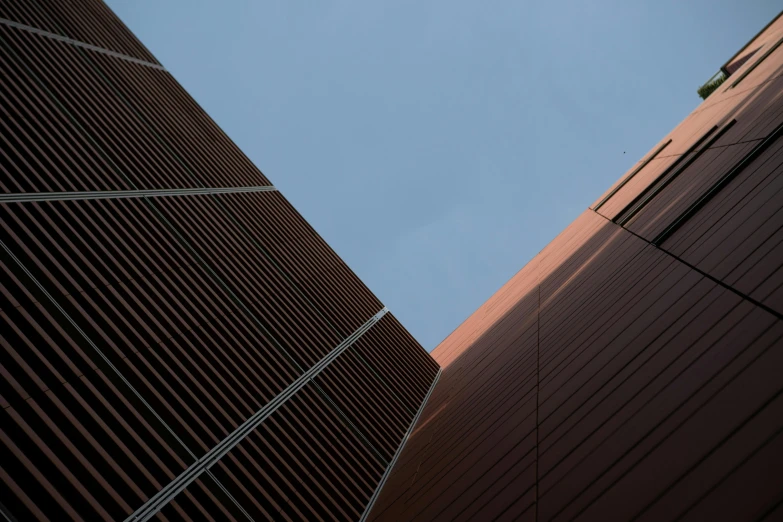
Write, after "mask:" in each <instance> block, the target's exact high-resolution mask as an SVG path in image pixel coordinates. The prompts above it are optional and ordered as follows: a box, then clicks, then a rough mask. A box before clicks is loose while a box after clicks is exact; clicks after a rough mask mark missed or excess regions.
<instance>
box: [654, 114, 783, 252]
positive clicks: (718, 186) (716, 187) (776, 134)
mask: <svg viewBox="0 0 783 522" xmlns="http://www.w3.org/2000/svg"><path fill="white" fill-rule="evenodd" d="M781 135H783V123H781V124H780V125H778V127H777V128H776V129H775V130H774V131H772V133H771V134H770V135H769V136H767V137H766V138H765V139H764V141H762V142H761V143H759V144H758V145H757V146H756V147H755V148H754V149H753V150H752V151H750V152H749V153H748V154H746V155H745V157H744V158H742V159H741V160H739V162H737V164H736V165H734V167H733V168H732V169H731V170H730V171H729V172H728V173H727V174H726V175H725V176H723V177H722V178H721V179H719V180H718V181H717V182H715V183H714V184H713V185H712V186H711V187H710V188H709V189H707V191H706V192H705V193H704V195H702V196H701V197H700V198H699V199H698V200H696V202H695V203H693V204H692V205H691V206H690V207H688V208H687V209H686V210H685V211H684V212H683V213H682V214H680V215H679V216H678V217H677V218H676V219H675V220H674V221H672V223H671V225H669V226H668V227H666V229H665V230H664V231H663V232H661V233H660V234H658V236H657V237H656V238H655V239H653V241H652V243H653V244H654V245H655V246H660V245H661V244H663V242H664V241H666V240H667V239H669V237H671V235H672V234H674V233H675V232H677V230H678V229H679V228H680V227H681V226H682V225H684V224H685V222H687V221H688V220H689V219H690V218H692V217H693V216H694V215H696V213H697V212H698V211H699V210H701V208H702V207H704V206H705V205H706V204H707V203H709V202H710V200H712V198H714V197H715V196H716V195H717V194H718V193H719V192H720V191H721V190H723V189H724V188H725V187H726V185H728V184H729V183H731V181H732V180H733V179H734V178H736V177H737V176H739V174H740V173H741V172H742V171H743V170H745V167H747V166H748V165H750V164H751V163H752V162H753V161H754V160H755V159H756V158H758V157H759V156H760V155H761V154H762V153H763V152H764V151H765V150H767V149H768V148H769V147H770V146H771V145H772V144H773V143H775V141H776V140H777V139H778V138H780V136H781Z"/></svg>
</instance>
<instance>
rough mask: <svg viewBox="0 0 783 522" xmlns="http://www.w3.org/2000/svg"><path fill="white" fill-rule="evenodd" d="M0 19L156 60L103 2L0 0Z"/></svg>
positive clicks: (90, 0) (91, 0) (118, 51)
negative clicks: (0, 2) (1, 1)
mask: <svg viewBox="0 0 783 522" xmlns="http://www.w3.org/2000/svg"><path fill="white" fill-rule="evenodd" d="M0 18H5V19H7V20H11V21H12V22H17V23H20V24H24V25H28V26H31V27H34V28H36V29H41V30H44V31H47V32H50V33H54V34H58V35H61V36H65V37H67V38H71V39H73V40H78V41H80V42H84V43H88V44H91V45H95V46H97V47H101V48H103V49H108V50H110V51H114V52H117V53H121V54H125V55H128V56H131V57H133V58H137V59H140V60H145V61H148V62H152V63H155V64H157V63H158V61H157V60H155V57H154V56H152V54H151V53H150V52H149V51H148V50H147V49H146V48H145V47H144V45H142V43H141V42H139V41H138V40H137V39H136V37H135V36H134V35H133V33H131V32H130V31H129V30H128V28H127V27H125V25H123V23H122V22H121V21H120V20H119V18H117V16H116V15H115V14H114V13H113V12H112V11H111V9H109V7H107V6H106V4H104V3H103V2H96V1H93V0H59V1H57V2H49V1H47V0H3V3H2V4H0Z"/></svg>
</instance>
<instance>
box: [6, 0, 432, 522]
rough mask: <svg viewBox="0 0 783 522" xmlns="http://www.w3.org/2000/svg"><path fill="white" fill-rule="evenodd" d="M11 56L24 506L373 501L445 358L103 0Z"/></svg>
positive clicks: (10, 272)
mask: <svg viewBox="0 0 783 522" xmlns="http://www.w3.org/2000/svg"><path fill="white" fill-rule="evenodd" d="M0 68H1V69H2V72H0V111H2V116H1V117H0V126H1V127H2V130H0V169H1V170H0V183H1V184H2V194H0V213H1V214H2V215H1V216H0V219H1V220H2V232H1V234H2V237H0V239H1V240H2V249H0V255H1V256H2V281H0V282H1V283H2V290H3V291H2V304H1V305H0V308H1V310H0V314H1V315H2V320H1V321H0V324H1V325H2V326H1V328H2V330H1V335H0V339H2V349H1V350H0V356H1V357H2V359H1V365H0V368H1V369H2V379H0V383H2V388H1V389H0V401H1V402H2V408H3V411H2V420H0V466H1V467H0V503H1V504H0V511H1V512H2V513H3V515H4V516H5V518H6V519H8V520H19V521H22V520H54V521H63V520H71V519H74V520H148V519H152V518H154V519H156V520H157V519H160V520H207V519H213V520H230V519H234V520H248V519H249V520H357V519H359V518H361V516H362V515H363V513H364V511H365V509H366V508H367V506H368V505H369V503H370V500H371V498H372V497H373V495H375V493H376V489H377V487H378V485H379V483H380V481H381V478H382V477H383V476H384V474H385V473H386V471H387V469H388V467H389V463H390V462H391V460H392V459H393V456H394V455H395V453H396V452H397V451H398V448H399V447H400V443H401V441H402V440H403V437H404V436H405V434H406V433H407V432H408V430H409V428H410V426H411V425H412V423H413V421H414V418H415V417H416V415H417V412H419V409H420V407H421V406H422V404H423V403H424V399H425V397H426V396H427V394H428V392H429V390H430V388H431V387H432V385H433V383H434V381H435V379H436V376H437V374H438V372H439V367H438V365H437V364H436V363H435V362H434V361H433V359H432V358H431V357H430V356H429V354H427V353H426V352H425V351H424V350H423V349H422V348H421V346H419V344H418V343H417V342H416V341H415V340H414V339H413V338H412V337H411V336H410V335H409V334H408V332H407V331H406V330H405V329H404V328H403V327H402V326H401V325H400V324H399V322H398V321H397V320H396V319H395V318H394V316H393V315H392V314H391V313H387V310H386V309H385V308H384V307H383V305H382V304H381V303H380V302H379V301H378V300H377V299H376V298H375V296H374V295H373V294H372V293H371V292H370V291H369V290H368V289H367V288H366V287H365V286H364V285H363V284H362V282H361V281H360V280H359V279H358V278H357V277H356V276H355V275H354V274H353V273H352V272H351V270H350V269H349V268H348V267H347V266H346V265H345V264H344V263H343V262H342V261H341V259H340V258H339V257H338V256H337V255H335V253H334V252H333V251H332V250H331V249H330V248H329V246H328V245H326V244H325V243H324V241H323V240H322V239H321V238H320V237H319V236H318V235H317V234H316V233H315V232H314V231H313V229H312V228H311V227H310V226H309V225H308V223H306V222H305V221H304V220H303V219H302V217H301V216H300V215H299V214H298V213H297V212H296V210H294V208H293V207H292V206H291V205H290V204H289V203H288V202H287V201H286V199H285V198H284V197H283V196H281V195H280V193H279V192H277V191H276V190H275V188H274V187H273V186H272V184H271V183H270V182H269V180H267V178H266V177H264V175H263V174H262V173H261V172H259V170H258V169H256V168H255V167H254V166H253V165H252V164H251V163H250V161H249V160H248V159H247V158H246V157H245V156H244V155H243V154H242V153H241V152H240V151H239V150H238V149H237V148H236V146H235V145H234V144H233V143H232V142H231V141H230V140H229V139H228V138H227V137H226V136H225V135H224V134H223V133H222V132H221V130H220V129H219V128H218V127H217V126H216V125H215V124H214V122H212V120H210V119H209V117H208V116H207V115H206V114H205V113H204V112H203V111H202V110H201V108H200V107H199V106H198V105H197V104H196V103H195V102H194V101H193V100H192V99H191V98H190V97H189V96H188V94H187V93H186V92H185V91H184V90H183V89H182V87H181V86H180V85H179V84H178V83H177V82H176V81H175V80H174V79H173V78H172V77H171V75H170V74H169V73H168V72H167V71H166V70H165V68H164V67H163V66H161V64H160V63H158V62H157V61H156V60H155V58H154V57H153V56H152V55H151V54H150V53H149V52H148V51H147V50H146V49H145V48H144V46H143V45H141V44H140V43H139V42H138V41H137V40H136V38H135V37H134V36H133V35H132V34H131V33H130V32H129V31H128V30H127V29H126V28H125V27H124V26H123V24H122V23H121V22H120V21H119V20H118V19H117V18H116V17H115V16H114V15H113V13H111V11H110V10H109V9H108V8H107V7H106V6H105V5H104V4H103V3H102V2H100V1H98V0H63V1H58V2H50V1H48V0H3V1H2V2H0Z"/></svg>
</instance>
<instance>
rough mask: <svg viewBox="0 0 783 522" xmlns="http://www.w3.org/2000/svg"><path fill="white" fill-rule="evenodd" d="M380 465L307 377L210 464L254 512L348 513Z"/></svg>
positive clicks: (304, 516) (352, 516) (260, 515)
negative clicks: (287, 398) (297, 389)
mask: <svg viewBox="0 0 783 522" xmlns="http://www.w3.org/2000/svg"><path fill="white" fill-rule="evenodd" d="M384 466H385V463H384V462H383V461H381V460H379V459H378V458H377V457H376V456H375V455H374V454H373V452H372V451H371V449H370V448H368V447H367V446H366V445H365V443H364V442H363V441H362V438H361V437H360V436H358V435H357V434H356V433H355V432H354V431H352V430H351V429H350V428H348V427H346V425H345V424H344V423H343V422H342V419H341V417H340V415H339V413H338V412H337V411H336V410H335V409H334V408H333V407H332V406H331V405H330V403H329V400H328V399H326V398H325V395H324V394H323V393H322V392H320V391H319V390H318V389H317V388H316V387H315V386H314V385H313V384H309V385H308V386H306V387H305V388H304V389H303V390H301V391H300V392H299V393H297V394H296V395H295V396H294V398H292V399H291V400H290V401H288V402H286V404H285V405H284V406H283V407H281V408H280V409H279V410H277V411H276V412H275V413H274V414H273V415H272V416H271V417H270V418H269V419H267V420H266V421H265V422H264V423H263V424H262V425H261V426H260V427H259V428H257V429H256V430H255V431H254V432H253V433H251V434H250V435H249V436H248V437H247V438H246V439H244V440H243V441H242V442H241V443H240V444H239V445H238V446H236V447H235V448H234V449H233V450H231V452H230V453H228V455H226V456H225V457H223V458H222V459H221V460H220V461H219V463H218V464H217V465H216V466H214V467H213V468H212V470H213V473H214V474H215V475H216V476H217V477H218V479H219V480H220V482H221V483H222V484H223V485H224V486H225V487H226V489H227V490H228V491H229V492H230V493H231V494H232V496H234V498H236V499H238V501H239V502H240V504H241V505H242V506H243V507H244V508H245V509H246V510H247V511H248V512H249V513H250V514H251V516H252V517H253V519H255V520H265V519H269V520H280V519H282V518H287V519H291V520H334V519H336V520H356V519H358V518H359V515H360V514H361V512H362V510H363V509H364V506H365V505H366V503H367V501H368V500H369V498H370V495H371V494H372V492H373V490H374V488H375V485H376V484H377V481H378V480H379V478H380V476H381V474H382V472H383V468H384ZM175 502H176V499H175Z"/></svg>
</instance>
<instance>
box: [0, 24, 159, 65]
mask: <svg viewBox="0 0 783 522" xmlns="http://www.w3.org/2000/svg"><path fill="white" fill-rule="evenodd" d="M0 24H3V25H7V26H8V27H13V28H15V29H21V30H22V31H27V32H29V33H34V34H37V35H40V36H44V37H46V38H51V39H52V40H57V41H60V42H63V43H67V44H70V45H75V46H77V47H82V48H84V49H89V50H90V51H95V52H97V53H102V54H105V55H108V56H113V57H114V58H119V59H121V60H125V61H126V62H132V63H135V64H138V65H143V66H145V67H152V68H153V69H158V70H160V71H164V72H165V71H166V68H165V67H163V66H162V65H159V64H157V63H152V62H147V61H145V60H140V59H138V58H134V57H132V56H128V55H126V54H122V53H118V52H115V51H110V50H108V49H104V48H103V47H98V46H97V45H92V44H88V43H85V42H80V41H78V40H74V39H72V38H68V37H67V36H62V35H59V34H55V33H50V32H49V31H44V30H42V29H37V28H35V27H31V26H29V25H25V24H20V23H19V22H13V21H11V20H6V19H5V18H0Z"/></svg>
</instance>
